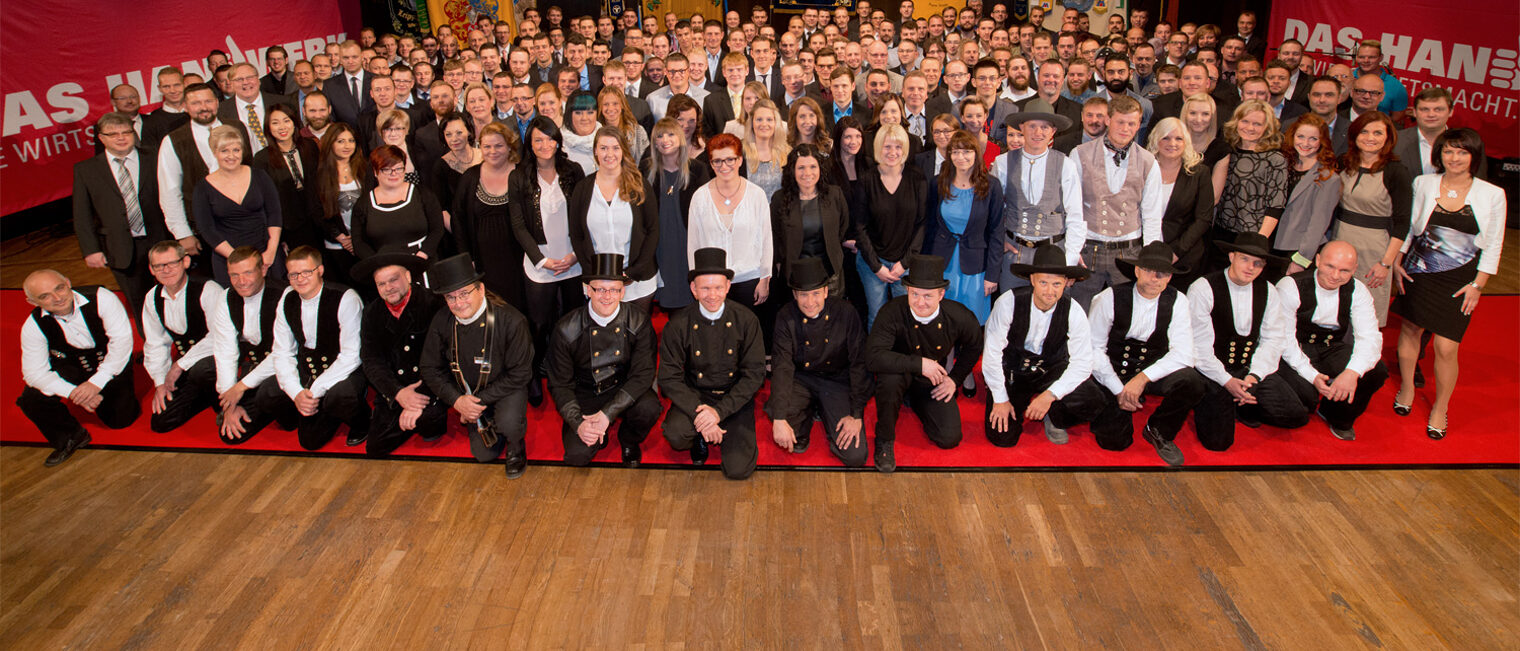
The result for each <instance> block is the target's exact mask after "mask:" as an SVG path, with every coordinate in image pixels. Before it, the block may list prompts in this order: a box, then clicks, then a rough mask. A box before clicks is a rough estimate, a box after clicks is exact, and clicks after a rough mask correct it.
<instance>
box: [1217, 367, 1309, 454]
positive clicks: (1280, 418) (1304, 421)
mask: <svg viewBox="0 0 1520 651" xmlns="http://www.w3.org/2000/svg"><path fill="white" fill-rule="evenodd" d="M1247 370H1248V369H1246V368H1243V367H1242V368H1240V369H1237V370H1233V371H1231V375H1233V376H1235V377H1237V378H1242V377H1245V376H1246V372H1247ZM1237 373H1238V375H1237ZM1204 386H1205V387H1206V388H1205V389H1204V392H1203V399H1202V400H1200V401H1198V406H1197V407H1195V408H1194V409H1193V427H1194V429H1197V430H1198V442H1199V443H1202V444H1203V447H1204V448H1205V449H1208V450H1213V451H1215V452H1223V451H1225V450H1228V449H1230V446H1231V445H1234V444H1235V423H1236V421H1237V420H1238V419H1239V418H1241V417H1245V418H1246V419H1248V420H1258V421H1261V422H1263V423H1266V424H1268V425H1271V426H1273V427H1281V428H1285V429H1294V428H1298V427H1303V426H1304V425H1308V424H1309V412H1308V410H1306V409H1304V403H1303V401H1301V400H1299V398H1298V394H1297V393H1295V392H1294V391H1293V387H1292V386H1291V385H1289V384H1288V381H1287V380H1284V379H1283V377H1282V374H1281V373H1273V374H1271V375H1268V376H1267V377H1265V378H1262V380H1261V381H1260V382H1257V383H1256V386H1254V387H1251V395H1253V396H1256V404H1254V405H1237V404H1235V397H1234V396H1231V395H1230V392H1229V391H1225V389H1224V387H1223V386H1221V385H1219V384H1217V383H1215V382H1212V381H1206V382H1205V383H1204Z"/></svg>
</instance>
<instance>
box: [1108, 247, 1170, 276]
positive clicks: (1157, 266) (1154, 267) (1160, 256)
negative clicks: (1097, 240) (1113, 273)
mask: <svg viewBox="0 0 1520 651" xmlns="http://www.w3.org/2000/svg"><path fill="white" fill-rule="evenodd" d="M1114 266H1115V267H1118V268H1119V273H1122V274H1124V275H1125V277H1127V278H1134V277H1135V267H1140V268H1141V269H1150V270H1151V271H1158V272H1161V273H1167V274H1185V273H1187V272H1188V268H1187V267H1179V266H1177V265H1175V264H1173V263H1172V247H1171V246H1169V245H1167V243H1166V242H1162V241H1161V240H1156V241H1155V242H1151V243H1150V244H1147V245H1145V246H1143V247H1140V253H1139V254H1138V255H1136V256H1135V257H1133V258H1115V259H1114Z"/></svg>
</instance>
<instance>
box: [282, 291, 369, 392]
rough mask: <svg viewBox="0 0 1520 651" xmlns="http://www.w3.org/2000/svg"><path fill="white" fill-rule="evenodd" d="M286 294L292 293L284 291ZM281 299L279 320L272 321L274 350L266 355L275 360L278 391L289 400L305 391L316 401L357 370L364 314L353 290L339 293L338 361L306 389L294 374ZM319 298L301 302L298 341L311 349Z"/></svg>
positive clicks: (293, 348) (292, 345)
mask: <svg viewBox="0 0 1520 651" xmlns="http://www.w3.org/2000/svg"><path fill="white" fill-rule="evenodd" d="M285 291H286V293H291V292H294V291H295V290H294V289H289V288H287V289H286V290H285ZM284 302H285V296H284V295H281V296H280V303H281V305H282V309H281V310H280V316H278V317H276V318H275V320H274V347H273V349H271V350H270V352H269V354H270V355H271V356H273V357H274V358H275V367H274V370H275V377H276V378H277V380H278V381H279V383H280V389H281V390H283V391H284V392H285V395H288V396H290V398H291V399H292V400H294V399H295V397H296V395H297V394H299V393H301V391H302V390H303V389H307V388H309V389H310V390H311V394H312V395H313V396H316V397H318V398H321V397H322V396H324V395H326V394H327V390H328V389H331V388H332V387H333V385H335V384H337V383H339V382H342V381H343V380H344V379H347V378H348V376H349V375H350V374H352V373H353V372H354V371H355V370H357V369H358V368H359V324H360V321H361V319H362V315H363V312H364V306H363V304H362V302H361V301H360V300H359V295H358V294H355V293H354V290H352V289H347V290H344V291H343V298H342V299H341V300H340V301H339V303H338V357H337V358H336V359H334V360H333V361H332V364H331V365H329V366H328V367H327V370H326V371H323V372H322V374H321V375H318V376H317V377H316V378H315V379H313V380H312V381H311V386H310V387H302V386H301V375H300V373H298V372H297V371H296V353H297V352H298V350H297V349H298V345H297V342H296V339H295V335H294V334H293V333H292V332H291V330H290V323H289V322H287V321H286V320H285V316H284V310H283V305H284ZM321 302H322V295H321V294H318V295H317V296H316V297H313V298H312V299H310V300H301V301H300V303H301V340H302V342H306V343H310V344H313V347H314V345H315V344H316V342H317V322H318V320H319V319H320V317H319V314H318V312H319V308H320V306H321Z"/></svg>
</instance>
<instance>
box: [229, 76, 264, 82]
mask: <svg viewBox="0 0 1520 651" xmlns="http://www.w3.org/2000/svg"><path fill="white" fill-rule="evenodd" d="M255 79H258V77H254V76H252V75H243V76H241V77H233V78H232V79H229V80H228V81H233V82H239V83H241V82H245V81H253V80H255Z"/></svg>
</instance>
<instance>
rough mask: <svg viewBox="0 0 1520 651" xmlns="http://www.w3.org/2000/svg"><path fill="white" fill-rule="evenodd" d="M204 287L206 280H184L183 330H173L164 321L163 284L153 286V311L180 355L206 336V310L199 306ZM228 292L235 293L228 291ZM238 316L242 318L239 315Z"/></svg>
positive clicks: (175, 351)
mask: <svg viewBox="0 0 1520 651" xmlns="http://www.w3.org/2000/svg"><path fill="white" fill-rule="evenodd" d="M205 289H206V281H204V280H200V279H197V278H191V279H189V280H188V281H186V282H185V289H184V292H185V331H184V332H175V331H173V330H170V329H169V326H168V322H166V321H164V291H165V289H164V286H163V285H159V286H158V287H155V288H153V311H154V312H155V313H157V314H158V323H159V325H162V326H164V332H167V333H169V339H170V340H171V341H172V342H173V346H174V354H175V355H179V356H181V357H183V356H184V354H185V353H187V352H190V349H191V348H192V347H194V346H195V344H197V343H199V342H200V340H201V339H204V338H205V337H206V332H207V328H206V310H205V309H203V308H202V307H201V292H202V291H205ZM228 293H231V294H236V293H237V292H233V291H230V290H229V292H228ZM239 318H242V317H241V315H239Z"/></svg>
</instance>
